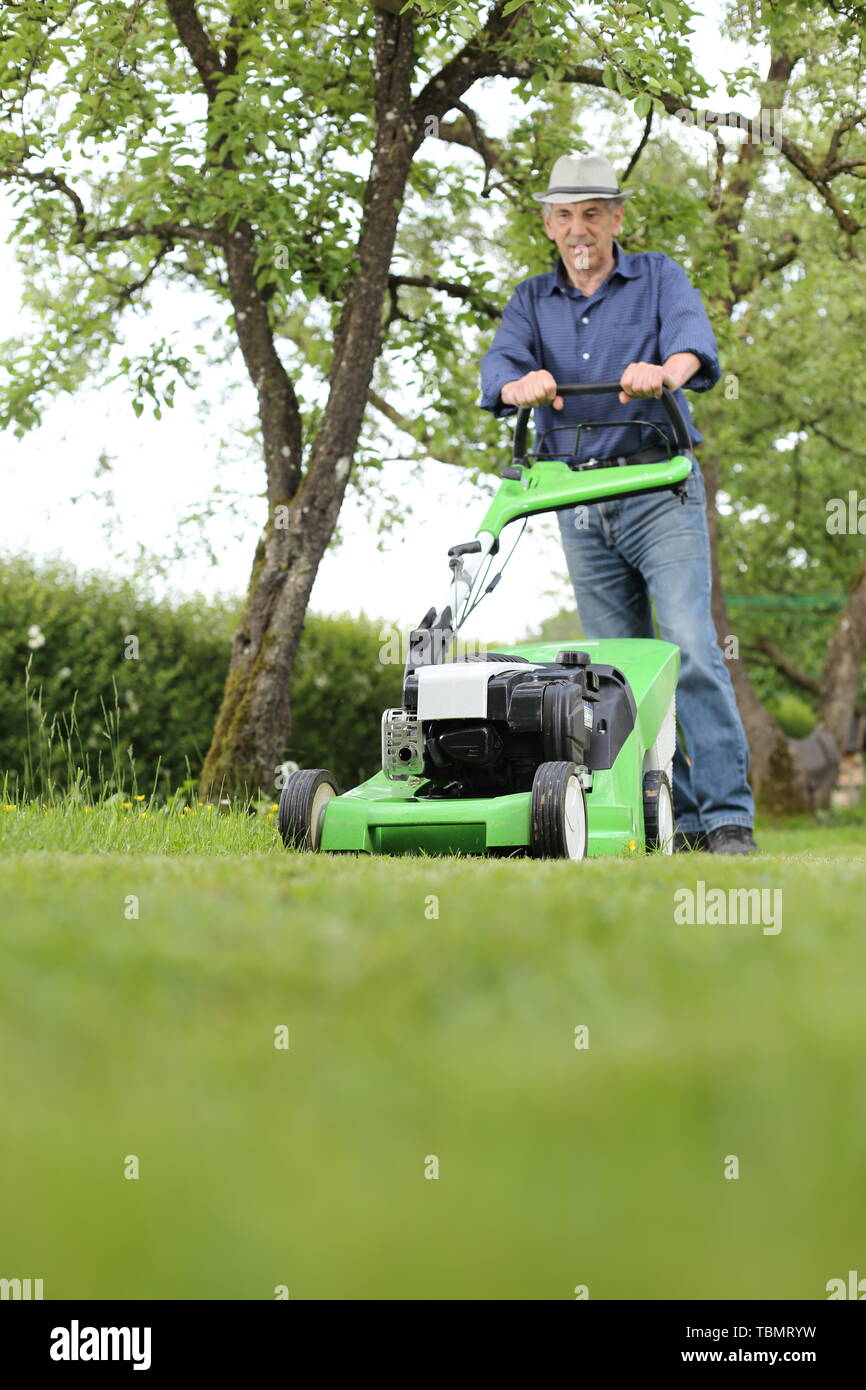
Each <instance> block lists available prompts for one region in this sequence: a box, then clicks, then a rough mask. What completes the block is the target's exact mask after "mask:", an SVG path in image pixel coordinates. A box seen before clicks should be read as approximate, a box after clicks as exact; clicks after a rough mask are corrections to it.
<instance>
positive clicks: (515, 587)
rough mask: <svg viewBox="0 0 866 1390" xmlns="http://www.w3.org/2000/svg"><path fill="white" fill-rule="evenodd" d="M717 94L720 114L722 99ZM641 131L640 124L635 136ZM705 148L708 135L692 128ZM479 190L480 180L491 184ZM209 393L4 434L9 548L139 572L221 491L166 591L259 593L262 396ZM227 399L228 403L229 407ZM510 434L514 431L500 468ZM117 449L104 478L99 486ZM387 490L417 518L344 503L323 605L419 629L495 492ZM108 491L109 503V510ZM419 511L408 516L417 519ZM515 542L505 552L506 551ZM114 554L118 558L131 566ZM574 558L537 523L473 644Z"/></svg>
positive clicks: (397, 474) (554, 592)
mask: <svg viewBox="0 0 866 1390" xmlns="http://www.w3.org/2000/svg"><path fill="white" fill-rule="evenodd" d="M704 10H705V14H704V16H702V17H700V18H699V19H697V20H696V22H695V29H696V34H695V39H694V51H695V54H696V56H697V60H698V67H699V69H700V70H701V71H702V72H703V73H704V75H705V76H706V77H707V78H708V79H709V80H710V81H711V82H717V83H720V79H719V72H720V69H721V68H733V67H734V66H736V65H737V63H740V62H743V61H745V60H746V58H748V57H749V52H748V50H746V49H745V48H744V46H742V45H737V44H732V43H730V42H728V41H726V40H723V39H721V37H720V35H719V33H718V27H717V21H716V18H715V15H716V10H715V8H714V7H711V6H709V5H707V6H704ZM724 98H725V93H724V87H723V86H722V85H718V86H717V89H716V91H715V92H714V94H713V96H712V98H711V102H710V104H712V102H716V103H718V104H719V105H722V104H723V102H724ZM473 105H474V106H475V107H476V108H477V109H478V110H479V111H480V113H481V115H482V117H483V119H484V121H485V124H486V127H487V129H488V130H489V132H490V133H491V134H492V135H502V134H504V133H505V129H506V123H507V120H508V102H507V101H503V100H502V93H501V92H498V93H494V92H492V91H488V92H487V93H486V94H485V93H482V94H481V95H480V96H478V95H477V94H476V93H473ZM638 130H639V123H637V122H636V124H635V131H636V136H637V133H638ZM683 138H684V139H691V140H694V141H696V142H697V145H698V146H699V147H700V146H701V145H702V138H701V136H700V135H699V134H698V133H697V132H692V131H686V130H684V131H683ZM479 183H480V179H479ZM12 217H13V212H12V202H11V198H10V197H9V196H8V194H7V193H4V190H3V189H2V187H0V303H2V305H3V306H4V310H5V312H4V314H3V320H2V325H3V326H2V329H0V336H2V337H4V338H5V337H7V336H12V335H14V334H15V333H16V331H20V329H21V327H22V326H23V324H24V319H23V318H22V317H21V314H20V312H19V307H18V306H19V305H20V297H21V279H20V271H19V268H18V267H17V265H16V264H15V261H14V256H13V252H12V248H11V247H10V246H9V245H8V244H7V237H8V235H9V232H10V230H11V226H12ZM155 307H156V309H157V312H158V316H159V331H160V333H161V334H163V333H166V332H167V331H168V329H170V328H171V329H174V330H175V331H176V332H177V334H178V336H179V340H180V341H181V342H183V341H186V343H187V344H188V345H190V346H191V344H192V343H193V342H194V341H196V339H197V337H198V336H199V335H198V334H197V333H196V332H195V330H194V324H195V323H196V321H197V320H204V319H206V318H207V317H208V315H209V313H210V301H209V299H208V297H207V296H206V295H205V294H204V293H200V294H196V293H193V292H188V293H185V294H184V293H178V291H177V290H174V289H173V290H172V291H171V292H170V293H169V292H165V293H160V294H159V295H158V296H157V297H156V304H155ZM126 324H127V332H128V345H129V348H130V350H131V351H132V352H133V353H134V352H135V351H143V350H144V348H145V346H146V344H147V343H148V341H149V340H150V335H151V332H152V327H153V324H152V322H151V321H149V320H148V319H147V318H146V317H145V316H144V315H140V316H135V315H133V314H131V315H129V316H128V318H127V320H126ZM206 381H207V386H208V388H209V389H206V390H205V391H204V392H202V393H198V394H196V393H192V392H189V391H186V390H185V389H184V387H183V386H180V385H179V386H178V388H177V396H176V404H175V407H174V409H173V410H170V411H166V412H165V413H164V415H163V418H162V420H161V421H156V420H154V419H153V418H152V416H151V414H150V412H149V411H148V410H145V412H144V413H143V414H142V416H141V417H140V418H136V417H135V415H134V414H133V411H132V409H131V405H130V400H129V396H128V394H127V393H126V391H125V390H124V387H123V385H122V384H121V383H120V382H117V383H115V384H113V385H109V386H107V387H101V388H100V389H98V390H94V389H84V390H81V391H79V392H78V393H76V395H75V396H74V397H69V396H66V397H62V398H60V399H59V400H58V401H57V402H56V403H55V404H54V405H52V406H51V407H50V409H49V410H48V412H47V413H46V417H45V420H44V423H43V425H42V426H41V427H40V428H39V429H37V430H35V431H33V432H31V433H30V434H28V435H27V436H26V437H25V438H24V439H23V440H20V441H19V440H16V439H14V437H13V436H12V435H11V433H10V432H8V431H7V432H6V433H5V434H3V435H0V457H2V475H0V476H2V478H3V482H4V505H3V507H2V508H0V551H2V552H4V553H6V554H17V553H22V552H26V553H28V554H30V555H33V556H36V557H45V556H48V555H62V556H63V557H65V558H67V559H68V560H70V561H71V562H72V563H73V564H75V566H76V567H78V568H79V569H80V570H86V569H102V570H107V571H110V572H112V573H114V574H118V575H120V574H124V573H130V572H132V571H133V569H134V563H135V557H136V555H137V554H138V553H139V551H140V549H143V550H145V551H147V552H148V553H152V552H157V553H161V554H162V553H165V552H166V549H167V548H173V547H174V541H175V536H176V534H177V528H178V523H179V521H180V519H181V518H182V517H183V516H185V515H187V514H189V513H190V512H196V511H199V510H201V509H202V508H203V507H205V506H207V507H208V508H211V507H212V505H213V501H214V499H213V495H212V494H213V488H214V485H215V484H216V485H218V486H219V487H220V488H221V489H222V490H223V492H222V494H221V495H222V496H226V495H228V494H229V493H231V492H237V493H238V494H240V495H241V497H242V498H243V497H246V498H247V499H248V500H247V502H246V504H245V505H246V517H243V516H237V515H232V514H230V513H229V512H228V510H227V508H226V507H225V506H222V505H218V506H217V509H216V511H215V512H214V513H213V515H212V516H210V518H209V519H208V520H207V522H206V524H205V527H204V530H205V533H206V536H207V541H208V544H209V546H210V548H211V550H212V552H213V553H214V555H215V556H216V557H217V561H218V563H216V564H215V565H214V564H211V563H209V560H208V558H207V557H206V555H205V554H204V553H203V551H202V549H201V547H200V546H198V545H195V544H193V543H192V536H190V539H189V540H188V541H187V542H186V543H185V553H181V554H180V555H179V556H178V557H177V558H174V559H172V560H171V562H170V564H169V565H168V566H167V568H166V570H165V572H164V577H163V578H162V579H157V580H156V581H155V587H156V589H157V591H158V592H160V591H162V592H170V593H174V594H183V593H186V592H190V591H191V590H198V591H200V592H203V593H205V594H211V595H213V594H217V593H221V594H240V593H242V592H243V591H244V590H245V588H246V584H247V580H248V577H249V568H250V564H251V560H252V554H253V550H254V547H255V542H256V539H257V537H258V534H259V525H260V522H259V521H258V520H257V519H258V518H261V517H262V516H263V515H264V513H263V504H262V503H261V502H256V501H255V500H254V499H255V495H256V493H257V492H259V491H260V490H261V488H262V486H263V468H262V464H261V462H260V461H259V457H258V455H257V450H256V449H255V448H253V449H252V450H251V449H249V448H248V449H247V450H246V451H245V452H244V451H242V450H241V451H239V450H238V449H237V447H236V446H235V447H232V446H231V444H229V445H228V446H226V443H225V441H230V440H231V439H232V437H233V435H234V437H235V439H236V427H237V424H238V421H250V422H253V421H254V420H255V399H254V395H253V392H252V388H251V387H250V386H249V384H248V382H247V381H246V380H245V376H244V373H243V372H242V371H238V370H234V371H231V372H230V371H228V369H226V368H217V367H213V368H210V369H208V374H207V378H206ZM226 396H227V397H228V398H227V399H224V397H226ZM508 446H509V440H508V435H507V431H506V427H505V425H503V460H504V461H505V459H506V456H507V453H508ZM102 455H107V456H109V458H110V461H111V468H110V471H108V472H102V473H101V474H100V475H99V476H98V477H97V473H98V469H99V460H100V457H101V456H102ZM383 484H384V491H386V492H388V493H392V494H394V495H396V496H397V497H398V498H401V499H405V500H406V503H407V512H408V515H407V517H406V520H405V523H404V524H402V525H399V526H397V527H395V528H393V529H392V531H391V533H390V535H389V536H388V537H387V538H386V539H385V541H384V543H383V547H382V548H381V549H379V548H377V545H376V543H375V538H374V536H373V531H372V528H371V524H370V517H369V510H368V507H367V505H366V504H362V503H361V502H360V500H359V499H358V498H357V497H356V496H354V495H353V494H352V493H351V492H350V493H349V494H347V500H346V502H345V504H344V507H343V511H342V513H341V519H340V530H341V535H342V540H341V543H340V544H339V545H338V546H336V547H334V548H333V549H332V550H330V551H329V552H328V553H327V554H326V555H325V557H324V560H323V562H322V565H321V567H320V570H319V573H318V576H317V578H316V582H315V585H314V588H313V593H312V599H311V607H312V608H313V609H314V610H315V611H317V612H321V613H339V612H352V613H358V612H360V611H363V612H365V613H366V614H367V615H369V616H371V617H375V618H381V619H384V620H387V621H390V622H393V623H394V624H395V625H397V626H400V627H406V626H412V625H414V624H416V623H417V622H418V620H419V619H420V617H421V616H422V614H423V613H424V612H425V611H426V610H427V609H428V608H429V607H430V606H431V605H436V606H441V605H442V604H443V603H444V602H445V601H446V591H447V585H448V579H449V571H448V565H447V550H448V547H449V546H450V545H452V544H454V543H455V542H457V541H464V540H469V539H471V538H472V536H473V535H474V534H475V532H476V530H477V527H478V524H479V522H480V520H481V517H482V516H483V514H484V511H485V510H486V508H487V505H488V499H489V497H490V496H491V495H492V491H493V487H494V484H493V483H492V482H489V481H485V482H484V483H483V484H481V485H477V486H476V485H472V484H471V483H469V481H468V480H467V479H463V478H460V477H459V476H456V470H455V469H454V468H453V467H451V466H448V465H445V464H438V463H435V462H432V461H431V462H429V463H428V464H427V465H425V467H424V470H423V477H419V474H418V471H417V470H414V469H413V470H408V471H407V467H406V465H405V464H400V463H388V464H386V465H385V466H384V470H383ZM105 492H110V494H111V497H112V505H111V506H108V505H106V503H105V502H104V501H100V500H99V497H100V495H102V494H104V493H105ZM410 508H411V510H409V509H410ZM510 539H511V536H510V534H509V533H507V534H506V536H505V537H504V539H503V545H504V546H507V545H508V544H509V543H510ZM118 552H122V554H121V555H120V557H119V554H118ZM569 593H570V591H569V587H568V583H567V576H566V570H565V564H564V561H563V558H562V554H561V550H560V547H559V543H558V528H557V526H556V522H555V519H554V518H553V517H541V518H537V519H533V520H532V521H530V522H529V524H528V526H527V529H526V532H525V533H524V536H523V539H522V541H521V544H520V545H519V546H518V547H517V550H516V551H515V554H514V557H513V559H512V560H511V562H510V564H509V567H508V570H507V572H506V574H505V576H504V577H503V580H502V583H501V584H500V585H499V587H498V589H497V590H496V592H495V593H494V594H492V595H491V596H490V597H489V598H487V599H485V601H484V604H483V605H482V607H481V608H480V609H479V611H478V614H477V615H476V616H475V617H474V618H472V619H470V622H469V624H467V627H466V628H465V630H464V631H465V634H466V635H467V636H468V637H478V638H485V639H495V640H501V641H514V640H519V639H520V638H522V637H524V636H527V635H529V634H531V632H532V631H533V629H534V628H535V626H536V625H537V624H538V623H539V622H540V621H541V620H542V619H543V618H545V617H547V616H549V615H550V614H552V613H554V612H556V611H557V610H558V609H559V608H560V607H561V606H562V605H563V604H564V603H567V602H569V601H570V599H569Z"/></svg>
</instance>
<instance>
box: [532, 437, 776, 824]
mask: <svg viewBox="0 0 866 1390" xmlns="http://www.w3.org/2000/svg"><path fill="white" fill-rule="evenodd" d="M557 517H558V520H559V529H560V533H561V535H562V546H563V550H564V551H565V559H566V564H567V565H568V572H569V575H570V577H571V582H572V584H573V585H574V596H575V599H576V600H577V607H578V612H579V614H580V621H581V624H582V626H583V631H584V634H585V635H586V636H587V637H589V638H603V637H654V636H655V635H656V634H655V632H654V630H653V617H652V610H651V608H650V599H652V601H653V603H654V604H655V613H656V618H657V621H658V626H659V635H660V636H661V637H662V638H664V640H665V641H666V642H675V643H676V644H677V646H678V647H679V648H680V653H681V667H680V680H679V685H678V686H677V718H678V721H679V724H680V729H681V733H682V736H683V737H684V739H685V745H686V748H687V749H688V754H689V757H688V759H687V758H686V755H685V751H684V749H683V747H682V745H681V743H680V742H678V745H677V750H676V753H675V755H674V785H673V794H674V813H675V816H676V828H677V830H683V831H690V832H693V831H698V830H704V831H708V830H715V829H717V827H718V826H720V825H742V826H749V827H751V826H752V824H753V822H754V815H755V803H754V801H753V799H752V793H751V791H750V789H749V785H748V782H747V781H746V778H747V776H748V771H749V745H748V743H747V742H746V735H745V731H744V729H743V725H742V721H741V720H740V715H739V711H738V709H737V702H736V699H735V697H734V690H733V686H732V685H731V678H730V675H729V674H728V668H727V665H726V663H725V658H724V656H723V655H722V652H721V649H720V648H719V646H718V643H717V641H716V629H715V626H714V624H713V619H712V613H711V611H710V594H711V584H712V577H711V575H712V572H711V569H710V542H709V535H708V532H707V498H706V492H705V490H704V480H703V477H702V475H701V471H700V467H699V465H698V463H697V461H695V463H694V467H693V469H692V473H691V476H690V477H689V479H688V481H687V483H686V501H685V502H684V503H683V502H681V501H680V499H679V498H678V497H677V496H676V495H675V494H674V493H672V492H651V493H647V494H646V495H645V496H643V497H629V498H621V499H618V500H617V501H614V502H593V503H590V504H589V505H588V506H585V507H582V508H572V507H570V508H568V509H567V510H566V511H561V512H558V513H557ZM626 674H628V673H626Z"/></svg>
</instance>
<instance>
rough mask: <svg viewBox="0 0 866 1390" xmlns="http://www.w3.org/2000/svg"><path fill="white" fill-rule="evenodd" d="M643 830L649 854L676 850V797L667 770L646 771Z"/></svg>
mask: <svg viewBox="0 0 866 1390" xmlns="http://www.w3.org/2000/svg"><path fill="white" fill-rule="evenodd" d="M643 830H644V839H645V840H646V851H647V854H652V853H653V852H655V851H658V852H659V853H660V854H673V852H674V799H673V795H672V793H671V784H670V782H669V781H668V776H667V773H666V772H645V773H644V779H643Z"/></svg>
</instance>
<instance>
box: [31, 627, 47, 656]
mask: <svg viewBox="0 0 866 1390" xmlns="http://www.w3.org/2000/svg"><path fill="white" fill-rule="evenodd" d="M27 645H28V647H31V648H32V649H33V651H34V652H35V651H36V650H37V648H39V647H44V646H45V633H44V632H43V631H42V629H41V628H40V627H39V626H38V625H37V624H36V623H32V624H31V625H30V627H28V629H27Z"/></svg>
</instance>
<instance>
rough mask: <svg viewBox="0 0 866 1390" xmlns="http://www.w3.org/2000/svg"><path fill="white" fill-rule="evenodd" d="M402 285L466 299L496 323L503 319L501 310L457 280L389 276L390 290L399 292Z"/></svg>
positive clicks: (469, 286) (421, 276)
mask: <svg viewBox="0 0 866 1390" xmlns="http://www.w3.org/2000/svg"><path fill="white" fill-rule="evenodd" d="M401 285H415V286H417V287H418V288H419V289H422V290H441V291H442V293H443V294H450V295H451V296H452V298H454V299H465V300H466V301H467V302H468V303H469V304H471V305H472V307H473V309H477V310H478V311H479V313H482V314H486V315H487V317H488V318H489V319H493V320H494V321H496V320H498V319H501V318H502V310H501V309H498V308H497V307H496V305H495V304H493V303H491V301H490V300H489V299H484V298H483V296H482V295H480V294H479V293H478V291H477V290H475V289H473V288H472V286H471V285H461V284H460V282H459V281H457V280H437V279H436V278H435V277H434V276H432V275H389V276H388V288H389V289H392V290H397V289H399V287H400V286H401Z"/></svg>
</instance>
